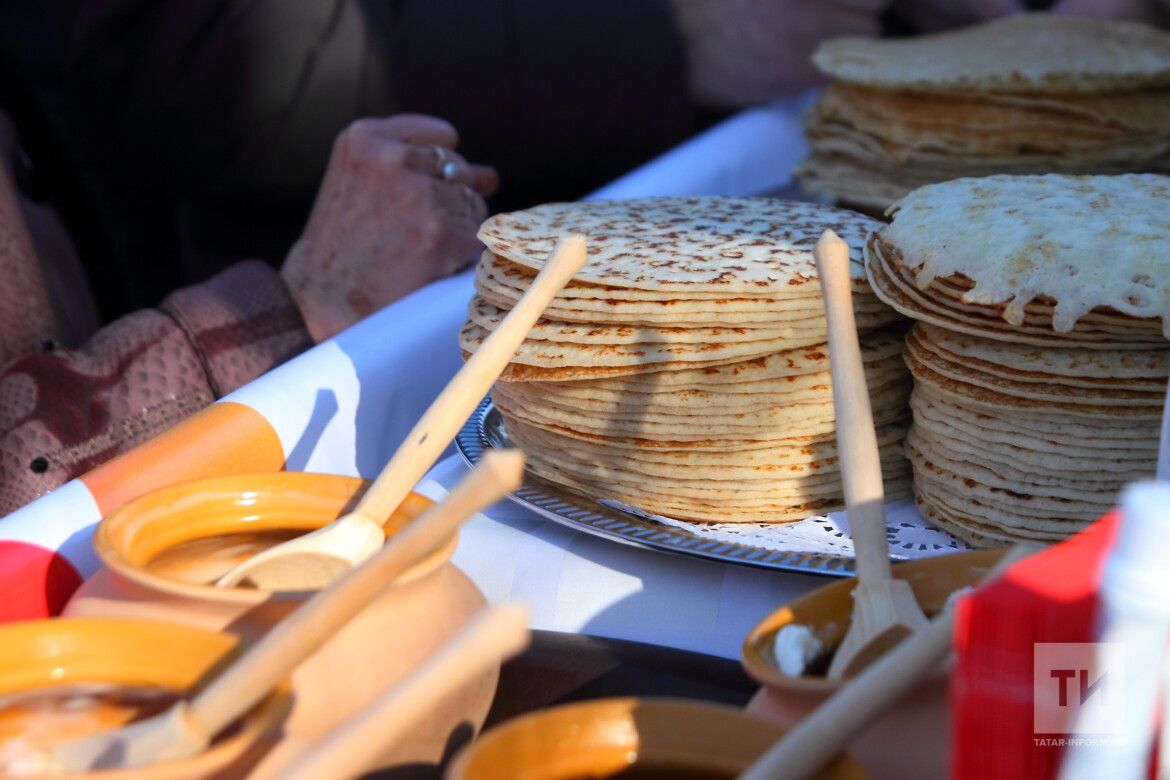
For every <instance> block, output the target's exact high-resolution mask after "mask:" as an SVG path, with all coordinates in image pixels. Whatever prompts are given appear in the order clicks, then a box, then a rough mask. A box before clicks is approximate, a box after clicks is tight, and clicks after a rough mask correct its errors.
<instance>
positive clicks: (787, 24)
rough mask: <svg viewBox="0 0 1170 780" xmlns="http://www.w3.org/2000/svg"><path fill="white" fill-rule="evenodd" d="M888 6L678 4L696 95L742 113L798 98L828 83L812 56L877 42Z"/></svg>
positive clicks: (801, 1)
mask: <svg viewBox="0 0 1170 780" xmlns="http://www.w3.org/2000/svg"><path fill="white" fill-rule="evenodd" d="M888 4H889V2H888V0H674V14H675V23H676V24H677V26H678V29H679V33H680V34H681V35H682V38H683V42H684V45H685V46H686V50H687V60H688V63H689V66H690V83H691V94H692V97H694V99H695V100H696V101H697V102H699V103H703V104H706V105H713V106H722V107H742V106H747V105H753V104H758V103H766V102H769V101H772V100H776V99H778V98H781V97H785V96H788V95H793V94H796V93H798V92H800V91H802V90H804V89H807V88H808V87H811V86H813V85H814V84H816V83H818V82H819V81H821V76H820V74H819V73H818V72H817V70H816V68H814V67H813V65H812V62H811V61H810V57H811V56H812V52H813V50H814V49H815V48H816V47H817V44H819V43H820V42H821V41H822V40H824V39H826V38H833V37H836V36H838V35H866V36H876V35H878V34H879V33H880V32H881V27H880V23H879V16H880V15H881V12H882V11H883V10H884V9H885V7H886V6H887V5H888Z"/></svg>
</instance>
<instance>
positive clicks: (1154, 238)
mask: <svg viewBox="0 0 1170 780" xmlns="http://www.w3.org/2000/svg"><path fill="white" fill-rule="evenodd" d="M892 212H893V221H892V222H891V224H890V225H889V226H888V227H886V228H884V229H883V230H881V231H880V232H878V233H876V234H874V235H873V236H871V238H870V240H869V242H868V243H867V246H866V264H867V271H868V274H869V277H870V279H871V281H872V283H873V286H874V289H875V291H876V292H877V294H878V295H879V296H880V297H881V298H882V299H883V300H885V301H886V302H887V303H889V304H890V305H892V306H893V307H895V308H896V309H898V310H899V311H901V312H903V313H904V314H906V315H908V316H910V317H912V318H914V319H916V320H918V321H919V322H918V323H917V324H916V325H915V326H914V328H913V330H912V331H911V333H910V335H909V336H908V337H907V343H906V354H905V357H906V362H907V364H908V365H909V367H910V371H911V373H912V374H913V375H914V382H915V385H914V392H913V395H912V398H911V407H912V410H913V424H912V426H911V430H910V433H909V435H908V437H907V439H906V452H907V455H908V456H909V458H910V461H911V463H912V464H913V466H914V488H915V494H916V498H917V501H918V505H919V507H920V509H921V510H922V512H923V514H924V516H926V517H927V518H928V519H929V520H931V521H933V522H935V523H936V524H938V525H939V526H941V527H943V528H945V529H947V530H949V531H951V532H953V533H955V534H957V535H959V536H961V537H963V538H966V539H967V540H968V541H970V542H972V543H974V544H995V543H999V542H1001V541H1004V540H1013V539H1059V538H1063V537H1065V536H1067V535H1069V534H1071V533H1074V532H1076V531H1078V530H1080V529H1082V528H1083V527H1084V526H1085V525H1086V524H1087V523H1089V522H1091V521H1093V520H1095V519H1097V518H1098V517H1100V516H1101V515H1102V514H1104V513H1105V512H1106V511H1108V510H1109V509H1110V508H1111V507H1112V506H1114V503H1115V501H1116V499H1117V491H1118V489H1119V488H1120V487H1121V486H1122V485H1123V484H1125V483H1126V482H1129V481H1132V480H1134V479H1139V478H1142V477H1148V476H1150V475H1152V473H1153V471H1154V466H1155V462H1156V458H1157V446H1158V430H1159V421H1160V419H1161V415H1162V405H1163V400H1164V398H1165V394H1166V377H1167V374H1168V373H1170V352H1168V344H1167V336H1166V330H1167V325H1168V323H1170V319H1168V318H1167V316H1166V315H1167V314H1168V310H1170V177H1166V176H1157V175H1136V174H1130V175H1123V176H1084V177H1077V176H1064V175H1055V174H1053V175H1045V176H994V177H988V178H983V179H958V180H955V181H950V182H945V183H943V184H936V185H931V186H928V187H923V188H921V189H919V190H916V191H915V192H913V193H912V194H910V195H909V196H907V197H906V198H903V199H902V200H901V201H899V202H898V203H897V204H895V206H894V207H893V209H892Z"/></svg>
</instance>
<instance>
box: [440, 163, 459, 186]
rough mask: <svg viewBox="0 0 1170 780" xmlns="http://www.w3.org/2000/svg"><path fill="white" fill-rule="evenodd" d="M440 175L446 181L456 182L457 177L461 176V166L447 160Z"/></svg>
mask: <svg viewBox="0 0 1170 780" xmlns="http://www.w3.org/2000/svg"><path fill="white" fill-rule="evenodd" d="M439 173H440V175H441V176H442V177H443V179H444V180H445V181H454V180H455V177H456V176H458V175H459V166H458V165H456V164H455V161H454V160H447V162H445V163H443V167H442V169H440V171H439Z"/></svg>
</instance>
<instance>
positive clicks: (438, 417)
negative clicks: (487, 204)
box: [354, 236, 586, 536]
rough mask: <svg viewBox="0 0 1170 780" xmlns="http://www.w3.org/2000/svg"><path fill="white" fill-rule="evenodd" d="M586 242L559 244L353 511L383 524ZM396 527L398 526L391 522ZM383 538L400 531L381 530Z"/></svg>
mask: <svg viewBox="0 0 1170 780" xmlns="http://www.w3.org/2000/svg"><path fill="white" fill-rule="evenodd" d="M585 260H586V253H585V239H584V238H583V237H581V236H571V237H569V238H566V239H563V240H562V241H560V242H559V243H558V244H557V246H556V248H555V249H554V250H553V253H552V256H551V257H550V258H549V260H548V262H547V263H545V265H544V268H542V269H541V270H540V273H538V274H537V275H536V278H535V279H534V280H533V282H532V285H531V286H530V287H529V288H528V290H527V291H525V293H524V295H523V296H522V297H521V298H520V300H519V301H517V303H516V305H515V306H513V307H512V310H511V311H509V312H508V314H507V316H505V317H504V319H503V321H502V322H501V323H500V324H499V326H498V327H497V328H496V329H495V330H494V331H492V333H491V335H489V336H488V337H487V338H486V339H485V340H484V342H483V343H482V344H480V346H479V348H478V349H477V350H475V353H474V354H472V356H471V357H470V358H468V360H467V362H466V363H465V364H464V365H463V367H462V368H461V369H459V372H458V373H457V374H455V376H454V377H453V378H452V379H451V381H450V382H449V383H448V384H447V386H446V387H445V388H443V391H442V392H441V393H439V395H438V397H437V398H435V400H434V401H433V402H432V403H431V405H430V407H428V408H427V410H426V411H425V412H424V413H423V416H422V417H420V418H419V420H418V422H417V423H415V425H414V427H413V428H412V429H411V430H410V433H408V434H407V435H406V438H405V439H403V441H402V445H401V446H400V447H399V448H398V451H397V452H395V453H394V456H393V457H392V458H391V459H390V462H389V463H387V464H386V467H385V468H384V469H382V473H381V474H379V475H378V478H377V479H376V480H375V481H374V484H372V485H370V488H369V490H367V491H366V493H365V495H364V496H363V497H362V500H361V501H360V502H359V503H358V506H357V508H356V509H355V510H354V511H355V513H356V514H361V515H364V516H366V517H368V518H370V519H371V520H373V521H374V522H376V523H378V524H379V525H382V524H383V523H386V519H387V518H389V517H391V516H392V514H393V512H394V509H395V508H396V507H397V506H398V505H399V504H400V503H402V499H404V498H406V494H407V493H409V492H410V490H411V488H413V487H414V486H415V484H416V483H417V482H418V481H419V479H421V478H422V476H423V474H425V473H427V471H428V470H429V469H430V467H431V466H432V465H434V462H435V459H436V458H438V457H439V455H440V453H442V452H443V450H444V449H446V448H447V445H448V444H450V443H451V439H453V438H454V437H455V434H456V433H457V432H458V431H459V428H460V427H461V426H462V425H463V422H464V421H465V420H466V419H467V417H468V415H470V414H471V413H472V411H474V410H475V406H476V404H478V403H479V402H480V401H481V400H482V399H483V397H484V395H486V394H487V391H488V390H489V389H490V388H491V386H492V383H493V382H495V381H496V379H497V378H499V376H500V373H501V372H503V370H504V368H505V367H506V366H507V365H508V363H509V361H511V359H512V355H513V354H514V353H515V351H516V347H517V346H519V345H520V343H521V342H522V341H524V337H525V336H527V335H528V332H529V331H530V330H532V326H533V325H534V324H535V323H536V320H537V319H539V317H540V315H541V314H543V313H544V310H545V309H546V308H547V307H548V304H549V302H550V301H551V300H552V299H553V298H554V297H555V296H556V294H557V292H559V291H560V289H561V288H562V287H564V286H565V284H566V283H567V282H568V281H569V280H570V279H572V278H573V276H574V275H575V274H576V273H577V271H579V270H580V269H581V266H583V265H584V264H585ZM392 522H395V523H397V522H399V521H392ZM382 527H383V530H384V531H385V532H386V536H391V535H393V534H394V533H396V532H397V531H398V530H399V529H398V527H392V526H391V525H390V524H389V523H387V524H385V525H383V526H382Z"/></svg>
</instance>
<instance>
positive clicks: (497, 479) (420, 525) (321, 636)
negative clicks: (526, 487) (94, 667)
mask: <svg viewBox="0 0 1170 780" xmlns="http://www.w3.org/2000/svg"><path fill="white" fill-rule="evenodd" d="M523 475H524V454H523V453H522V452H520V451H519V450H491V451H489V452H487V453H485V454H484V456H483V459H482V460H480V462H479V465H478V466H477V467H476V468H475V470H474V471H472V472H471V473H470V474H468V475H467V476H466V477H464V478H463V479H462V480H461V481H460V482H459V484H458V485H456V486H455V488H454V489H453V490H452V491H451V493H450V494H448V496H447V498H446V499H444V500H443V501H442V502H441V503H439V504H436V505H435V506H434V507H432V508H431V509H430V510H428V511H427V512H426V513H425V514H423V515H421V516H420V517H419V518H418V519H417V520H415V521H414V522H412V523H410V524H409V525H407V526H406V527H405V528H404V529H403V530H402V532H401V533H398V534H396V535H395V536H394V537H393V538H391V539H390V540H389V541H388V542H387V543H386V546H385V547H383V548H382V549H381V550H380V551H378V553H377V554H376V555H374V557H372V558H370V559H369V560H367V561H366V562H365V563H363V564H362V565H361V566H359V567H358V568H356V569H354V570H353V571H351V572H349V573H348V574H346V575H345V576H344V577H342V578H341V579H340V580H338V581H337V582H336V583H334V584H333V585H332V586H330V587H329V588H326V589H325V590H322V591H320V592H318V593H317V594H316V595H314V596H313V597H312V598H310V599H309V600H308V601H306V602H305V603H304V604H302V605H301V606H300V607H298V608H297V609H296V610H295V611H294V612H293V613H292V614H291V615H289V616H288V617H287V618H285V619H284V620H283V621H281V622H280V623H279V624H277V626H276V627H275V628H273V629H272V630H271V631H270V632H269V633H268V634H267V635H265V636H264V637H263V638H262V639H261V640H260V641H259V642H257V643H256V644H255V645H254V646H253V647H252V648H251V649H250V650H249V651H248V652H247V653H245V654H244V655H243V656H242V657H241V658H240V659H239V660H238V661H236V662H235V663H234V664H232V665H231V666H230V667H229V668H228V669H227V670H226V671H225V672H224V673H223V674H221V675H220V676H219V677H217V678H216V679H215V680H214V681H212V683H211V684H210V685H209V686H208V687H207V688H205V689H204V690H203V691H202V692H200V693H199V694H198V695H196V696H195V698H194V699H193V700H192V701H191V704H190V710H189V711H190V714H191V716H192V717H194V718H196V719H197V722H198V723H200V724H201V725H202V726H203V728H204V730H205V731H206V733H207V734H209V735H213V734H216V733H218V732H219V731H220V730H221V729H223V728H224V727H226V726H227V725H228V724H230V723H231V722H232V721H234V720H235V719H236V718H238V717H240V716H241V715H242V714H244V713H245V712H247V711H248V709H249V708H251V707H252V706H253V705H255V704H256V702H258V701H260V699H261V698H263V697H264V696H265V695H266V694H267V693H268V692H269V691H271V690H272V689H273V688H274V687H275V686H276V685H277V683H279V682H280V681H281V680H283V679H285V678H287V677H288V675H289V674H291V673H292V671H293V669H294V668H296V666H297V665H298V664H300V663H301V662H302V661H304V660H305V659H306V658H308V657H309V656H310V655H311V654H312V653H314V652H315V651H316V650H317V648H319V647H320V646H321V645H323V644H325V642H326V641H327V640H328V639H330V638H331V637H332V636H334V635H335V634H336V633H337V631H338V630H339V629H341V627H342V626H344V625H345V624H346V623H347V622H348V621H349V620H350V618H352V617H353V616H354V615H356V614H357V613H358V612H360V611H361V610H362V608H363V607H365V606H366V605H367V604H369V603H370V601H371V600H372V599H373V598H374V597H375V596H377V595H378V593H379V592H381V590H382V589H383V588H385V587H386V584H387V583H389V582H392V581H393V580H394V578H395V577H397V576H398V575H400V574H401V573H402V572H403V571H405V570H406V569H407V568H409V567H410V566H411V565H412V564H414V563H415V562H416V561H418V560H419V559H420V558H422V557H423V556H424V555H426V554H427V553H429V552H430V551H431V550H433V549H435V548H436V547H438V546H439V545H440V544H442V543H443V542H444V541H445V540H446V539H447V538H448V537H449V536H451V534H452V533H454V532H455V530H456V529H457V528H459V526H460V524H462V523H463V521H464V520H466V519H467V518H468V517H470V516H471V515H473V514H475V513H476V512H478V511H481V510H483V509H486V508H487V507H489V506H491V505H492V504H494V503H495V502H496V501H499V500H500V499H501V498H503V497H504V496H505V495H507V493H508V492H509V491H512V490H515V489H516V488H517V487H519V486H520V483H521V480H522V479H523Z"/></svg>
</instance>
